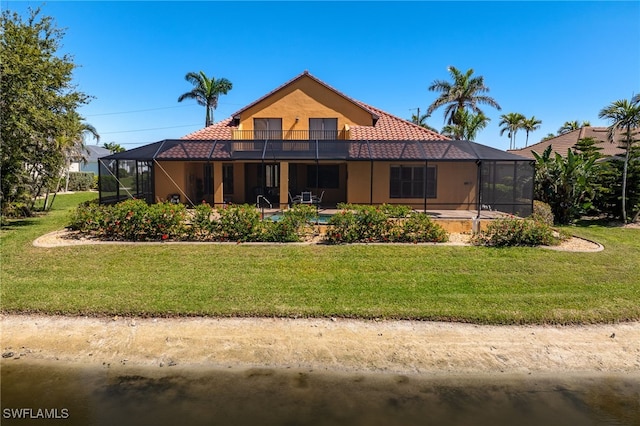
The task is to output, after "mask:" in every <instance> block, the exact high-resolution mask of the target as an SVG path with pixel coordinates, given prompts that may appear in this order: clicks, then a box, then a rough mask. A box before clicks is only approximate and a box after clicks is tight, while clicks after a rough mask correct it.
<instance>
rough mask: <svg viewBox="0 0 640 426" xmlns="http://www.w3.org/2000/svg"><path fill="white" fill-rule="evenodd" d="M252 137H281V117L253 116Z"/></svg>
mask: <svg viewBox="0 0 640 426" xmlns="http://www.w3.org/2000/svg"><path fill="white" fill-rule="evenodd" d="M253 138H254V139H264V140H267V139H282V119H281V118H254V119H253Z"/></svg>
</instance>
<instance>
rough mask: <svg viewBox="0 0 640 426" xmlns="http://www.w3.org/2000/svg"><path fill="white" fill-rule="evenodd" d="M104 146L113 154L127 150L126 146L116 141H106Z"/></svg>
mask: <svg viewBox="0 0 640 426" xmlns="http://www.w3.org/2000/svg"><path fill="white" fill-rule="evenodd" d="M102 147H103V148H106V149H108V150H109V151H110V152H111V153H112V154H115V153H117V152H124V151H126V148H124V147H123V146H121V145H120V144H117V143H115V142H105V143H104V144H103V145H102Z"/></svg>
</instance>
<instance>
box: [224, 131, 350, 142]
mask: <svg viewBox="0 0 640 426" xmlns="http://www.w3.org/2000/svg"><path fill="white" fill-rule="evenodd" d="M233 139H234V140H263V141H264V140H271V141H275V140H293V141H305V140H348V139H349V131H348V130H234V131H233Z"/></svg>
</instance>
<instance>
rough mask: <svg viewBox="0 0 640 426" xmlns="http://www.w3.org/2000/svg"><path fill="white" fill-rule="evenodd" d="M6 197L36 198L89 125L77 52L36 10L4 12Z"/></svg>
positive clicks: (0, 59)
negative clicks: (78, 82)
mask: <svg viewBox="0 0 640 426" xmlns="http://www.w3.org/2000/svg"><path fill="white" fill-rule="evenodd" d="M0 23H1V28H2V35H3V37H2V38H1V39H0V92H1V93H2V97H1V98H0V114H1V116H0V173H1V191H2V192H1V194H0V195H1V197H2V203H3V205H5V204H6V203H11V202H14V201H26V200H29V199H31V200H34V199H35V197H37V196H38V195H40V194H41V192H42V191H43V190H46V189H47V188H48V187H50V186H51V185H52V184H53V182H55V181H56V180H57V179H59V178H60V176H61V174H62V171H63V168H64V165H65V155H66V153H67V152H69V150H70V149H71V148H72V147H73V146H74V145H75V144H76V143H77V142H78V140H82V134H83V132H84V131H86V130H87V125H86V124H84V123H83V118H82V117H81V116H80V114H78V112H77V109H78V108H79V107H80V106H82V105H84V104H87V103H88V102H89V101H90V100H91V97H90V96H88V95H86V94H84V93H83V92H80V91H78V90H77V89H76V86H75V85H74V84H73V82H72V78H73V71H74V69H75V67H76V65H75V64H74V62H73V60H72V57H71V56H69V55H66V54H65V55H59V54H58V49H59V47H60V42H61V40H62V38H63V37H64V31H63V30H62V29H59V28H57V27H56V26H55V23H54V21H53V19H52V18H51V17H48V16H42V15H40V9H35V10H30V11H29V16H28V18H26V20H23V18H22V17H21V16H20V15H19V14H17V13H15V12H11V11H9V10H5V11H3V13H2V16H1V18H0Z"/></svg>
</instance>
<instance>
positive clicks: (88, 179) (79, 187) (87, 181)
mask: <svg viewBox="0 0 640 426" xmlns="http://www.w3.org/2000/svg"><path fill="white" fill-rule="evenodd" d="M94 176H95V175H94V174H93V173H89V172H70V173H69V185H68V189H69V191H88V190H90V189H91V188H92V187H93V185H94Z"/></svg>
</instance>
